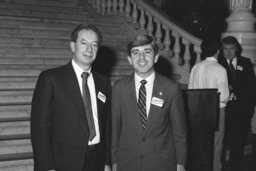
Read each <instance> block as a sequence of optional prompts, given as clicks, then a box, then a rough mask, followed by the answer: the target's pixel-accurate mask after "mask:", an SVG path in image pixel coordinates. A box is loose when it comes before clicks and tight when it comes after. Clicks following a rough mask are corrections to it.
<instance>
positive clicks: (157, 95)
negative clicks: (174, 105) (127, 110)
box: [145, 73, 166, 132]
mask: <svg viewBox="0 0 256 171" xmlns="http://www.w3.org/2000/svg"><path fill="white" fill-rule="evenodd" d="M163 85H164V82H163V81H162V80H161V78H160V77H159V75H158V74H157V73H156V77H155V80H154V84H153V92H152V98H151V103H150V110H149V115H148V120H147V126H146V130H145V132H147V131H148V130H149V129H150V127H151V126H152V124H153V122H154V120H157V117H158V114H159V113H160V112H161V109H162V108H163V106H164V105H165V99H166V93H165V92H166V90H165V87H164V86H163ZM152 99H160V100H163V104H162V105H161V106H157V105H156V104H155V103H154V102H153V103H152Z"/></svg>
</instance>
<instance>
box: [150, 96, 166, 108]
mask: <svg viewBox="0 0 256 171" xmlns="http://www.w3.org/2000/svg"><path fill="white" fill-rule="evenodd" d="M151 104H153V105H155V106H158V107H162V106H163V104H164V100H162V99H159V98H157V97H153V98H152V100H151Z"/></svg>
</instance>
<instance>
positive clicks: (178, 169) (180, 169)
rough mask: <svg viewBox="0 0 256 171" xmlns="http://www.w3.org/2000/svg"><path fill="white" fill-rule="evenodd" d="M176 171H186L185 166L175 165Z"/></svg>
mask: <svg viewBox="0 0 256 171" xmlns="http://www.w3.org/2000/svg"><path fill="white" fill-rule="evenodd" d="M177 171H186V169H185V166H183V165H181V164H177Z"/></svg>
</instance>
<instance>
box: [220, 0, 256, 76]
mask: <svg viewBox="0 0 256 171" xmlns="http://www.w3.org/2000/svg"><path fill="white" fill-rule="evenodd" d="M252 3H253V0H229V9H230V12H231V13H230V15H229V17H228V18H227V19H226V22H227V30H226V32H225V33H222V38H223V37H226V36H234V37H236V38H237V40H238V42H239V43H240V44H241V45H242V48H243V51H242V55H243V56H245V57H248V58H250V59H251V61H252V62H253V64H254V71H255V73H256V32H255V26H254V24H255V21H256V19H255V16H254V14H253V13H252V11H251V10H252Z"/></svg>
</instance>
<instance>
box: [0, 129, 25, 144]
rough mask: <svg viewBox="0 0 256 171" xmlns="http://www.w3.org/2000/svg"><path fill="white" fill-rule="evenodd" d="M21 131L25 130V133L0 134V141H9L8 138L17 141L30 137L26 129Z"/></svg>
mask: <svg viewBox="0 0 256 171" xmlns="http://www.w3.org/2000/svg"><path fill="white" fill-rule="evenodd" d="M23 129H25V128H23ZM23 132H25V133H20V134H15V133H13V134H11V135H1V136H0V141H10V140H13V141H17V140H28V139H30V134H29V133H28V131H27V130H25V131H24V130H23ZM29 132H30V131H29Z"/></svg>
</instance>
